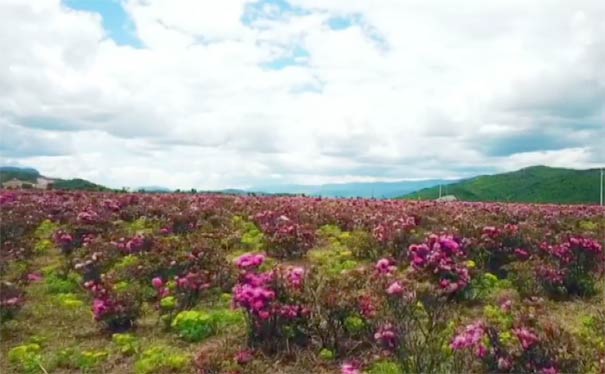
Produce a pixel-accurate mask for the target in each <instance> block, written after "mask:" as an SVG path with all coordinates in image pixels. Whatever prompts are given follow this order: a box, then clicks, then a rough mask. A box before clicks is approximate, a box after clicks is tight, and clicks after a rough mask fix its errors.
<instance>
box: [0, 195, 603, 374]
mask: <svg viewBox="0 0 605 374" xmlns="http://www.w3.org/2000/svg"><path fill="white" fill-rule="evenodd" d="M0 209H1V212H2V219H1V220H0V230H1V237H0V241H1V245H2V250H1V251H0V281H1V283H0V316H1V317H2V322H3V339H4V337H6V338H7V339H8V342H9V343H8V345H7V347H8V348H7V349H9V348H12V347H19V346H24V345H27V344H30V343H31V342H35V343H36V344H39V342H38V340H39V341H40V342H41V341H42V340H43V339H41V338H40V339H39V337H38V335H40V336H45V335H47V334H45V331H38V330H36V329H39V328H42V327H37V326H44V324H41V323H40V321H43V320H44V318H46V315H48V316H52V315H54V314H52V313H50V312H51V311H52V310H50V308H49V307H48V306H47V305H46V304H42V303H43V302H42V301H41V300H44V302H46V303H48V305H53V306H52V308H66V309H65V310H61V311H59V314H60V315H66V316H70V317H69V318H64V320H62V321H58V322H56V321H53V322H56V323H57V324H58V325H61V326H65V325H66V324H67V325H69V324H70V323H73V324H74V326H73V329H72V330H73V331H69V332H68V334H71V335H69V337H70V339H71V340H70V341H72V342H73V344H72V346H67V345H65V346H64V345H63V343H62V341H64V340H65V336H64V337H62V338H61V339H63V340H61V339H55V340H56V342H54V343H53V344H54V345H57V347H58V348H56V349H57V350H62V351H63V353H61V355H63V356H65V355H66V353H65V352H71V351H70V349H71V350H73V345H82V346H103V345H104V344H108V345H110V344H113V343H111V341H110V340H111V339H107V337H108V336H110V335H111V334H110V333H115V332H124V331H125V330H128V332H126V333H127V334H131V335H132V337H133V339H139V338H140V342H139V340H137V342H138V343H137V349H136V350H134V349H133V350H128V352H129V355H131V357H130V358H128V359H126V358H124V357H122V356H120V355H121V354H122V353H120V352H122V350H119V349H117V350H116V349H114V350H112V349H107V352H109V353H108V355H109V358H108V360H109V362H113V364H112V365H113V366H111V367H114V368H119V370H122V369H123V370H126V371H127V372H131V371H133V370H130V369H132V368H128V369H125V366H123V365H128V364H132V363H133V362H134V361H132V360H138V361H137V362H138V364H133V366H134V367H143V366H144V367H145V368H146V369H145V370H147V371H148V372H154V370H160V369H161V368H165V367H173V368H177V367H178V370H180V371H183V372H187V370H189V369H191V371H197V372H199V373H210V372H225V373H227V372H229V373H265V372H271V371H275V370H277V372H279V370H280V369H279V368H281V365H284V366H285V367H284V371H285V372H288V370H289V371H290V372H327V373H330V372H332V373H338V372H342V373H375V372H382V371H380V370H383V371H384V370H387V368H388V372H389V373H390V372H394V373H395V372H401V373H417V372H423V373H425V372H499V373H568V372H573V373H584V372H592V373H600V372H604V371H603V370H605V343H603V339H602V335H603V334H605V332H603V331H602V329H600V328H601V327H602V326H600V322H602V321H605V319H603V317H602V316H603V315H605V310H604V309H603V305H605V302H604V300H603V298H602V291H603V289H604V286H603V274H604V263H605V258H604V249H603V241H604V239H605V209H603V208H601V207H597V206H556V205H532V204H498V203H465V202H449V203H437V202H431V201H428V202H427V201H398V200H365V199H340V200H338V199H321V198H309V197H270V196H228V195H212V194H130V193H84V192H54V191H45V192H40V191H16V192H15V191H10V192H9V191H0ZM69 313H71V314H69ZM32 316H36V318H37V320H36V321H38V322H37V323H33V324H32V326H33V327H31V330H30V328H29V327H28V328H27V329H25V328H23V326H24V325H27V324H28V323H29V322H30V321H31V320H33V318H34V317H32ZM78 316H79V317H82V316H84V318H77V317H78ZM49 318H52V317H49ZM82 321H84V322H82ZM83 323H89V324H90V325H86V327H83V326H82V324H83ZM4 325H6V328H5V326H4ZM79 330H83V331H84V330H85V331H89V332H90V331H91V330H92V331H95V330H98V331H97V332H98V333H89V334H88V333H87V334H78V333H76V331H79ZM24 331H32V334H34V332H35V334H34V335H36V336H35V337H24V336H23V335H24V334H25V333H24ZM129 336H130V335H129ZM34 338H35V339H34ZM86 339H101V340H100V341H95V342H89V341H87V340H86ZM103 339H105V340H103ZM157 339H160V340H162V341H163V342H175V341H178V342H179V343H178V347H177V346H175V347H170V349H169V348H167V347H166V346H161V347H160V348H161V349H160V348H158V347H154V346H145V344H149V342H152V341H154V340H157ZM194 344H198V345H194ZM46 347H48V345H47V346H46ZM184 347H185V348H184ZM173 348H174V349H185V350H196V352H197V353H196V354H195V360H189V359H188V358H186V357H188V356H186V355H183V354H179V353H177V352H176V351H175V350H174V349H173ZM3 349H4V348H3ZM53 349H54V348H53ZM53 349H49V348H44V345H43V344H42V345H41V348H40V351H39V353H36V360H38V359H39V360H38V361H36V362H37V364H36V365H38V364H40V365H43V364H46V363H48V362H61V357H63V356H61V355H59V356H57V357H49V358H48V360H47V361H45V357H44V355H52V354H54V353H52V351H53ZM49 352H50V353H49ZM145 352H160V353H161V354H159V353H158V355H156V356H157V357H155V356H154V360H150V357H149V355H145ZM162 352H163V353H162ZM2 353H5V352H4V351H3V352H2ZM91 354H92V353H91ZM91 354H89V355H91ZM164 354H165V355H168V356H170V355H173V356H174V357H173V358H172V360H173V361H174V362H177V361H178V365H176V364H175V365H169V364H166V362H171V358H170V357H163V356H162V355H164ZM38 355H39V356H38ZM57 355H58V353H57ZM74 357H88V356H86V354H84V353H79V355H75V354H74ZM103 357H105V356H103ZM175 357H176V358H175ZM192 357H193V356H192ZM156 358H157V359H156ZM177 358H178V359H177ZM70 360H71V361H70V362H72V361H73V362H75V361H77V360H76V359H73V358H72V359H70ZM129 360H130V361H129ZM152 361H153V362H152ZM156 361H157V362H156ZM73 362H72V364H70V365H73ZM121 365H122V366H121ZM162 365H168V366H162ZM288 365H290V366H293V367H288ZM297 365H298V366H297ZM36 367H37V366H36ZM286 367H287V368H286ZM3 368H4V367H0V369H3ZM158 368H160V369H158ZM11 369H14V370H15V371H16V372H18V371H19V370H20V369H19V368H18V366H14V367H13V366H11ZM290 369H291V370H290ZM36 370H37V369H36ZM175 370H176V369H175ZM49 372H50V371H49ZM105 372H112V371H111V370H106V371H105Z"/></svg>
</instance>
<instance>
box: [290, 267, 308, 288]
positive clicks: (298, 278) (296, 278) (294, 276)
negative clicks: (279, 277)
mask: <svg viewBox="0 0 605 374" xmlns="http://www.w3.org/2000/svg"><path fill="white" fill-rule="evenodd" d="M304 278H305V269H304V268H302V267H300V266H289V267H288V268H287V269H286V280H287V281H288V284H289V285H290V286H292V287H293V288H296V289H300V288H301V287H302V285H303V281H304Z"/></svg>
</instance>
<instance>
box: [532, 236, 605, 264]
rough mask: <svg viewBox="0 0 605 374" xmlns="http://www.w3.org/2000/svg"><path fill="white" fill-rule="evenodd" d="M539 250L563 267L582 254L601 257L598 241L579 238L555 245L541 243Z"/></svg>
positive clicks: (600, 247) (601, 252) (572, 238)
mask: <svg viewBox="0 0 605 374" xmlns="http://www.w3.org/2000/svg"><path fill="white" fill-rule="evenodd" d="M540 248H541V249H542V250H543V251H545V252H546V253H548V254H550V255H551V256H553V257H555V258H557V259H558V260H559V261H560V262H561V263H562V264H564V265H566V264H570V263H572V262H573V261H575V260H577V258H578V256H579V255H580V254H582V253H585V254H588V255H593V256H597V257H602V256H603V247H602V246H601V244H600V243H599V242H598V241H596V240H592V239H588V238H583V237H580V236H572V237H570V238H569V239H567V240H566V241H564V242H563V243H560V244H556V245H550V244H547V243H542V244H541V245H540Z"/></svg>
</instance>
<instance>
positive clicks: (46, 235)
mask: <svg viewBox="0 0 605 374" xmlns="http://www.w3.org/2000/svg"><path fill="white" fill-rule="evenodd" d="M58 229H59V226H58V225H57V224H56V223H54V222H52V221H51V220H49V219H45V220H44V221H42V223H40V225H38V227H37V228H36V231H35V232H34V236H35V237H36V239H38V240H42V239H52V237H53V234H54V233H55V232H56V231H57V230H58Z"/></svg>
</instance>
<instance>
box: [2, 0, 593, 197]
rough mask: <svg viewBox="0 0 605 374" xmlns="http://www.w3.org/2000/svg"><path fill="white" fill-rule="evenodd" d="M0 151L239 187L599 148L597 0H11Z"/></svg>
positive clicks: (456, 170) (48, 165) (102, 178)
mask: <svg viewBox="0 0 605 374" xmlns="http://www.w3.org/2000/svg"><path fill="white" fill-rule="evenodd" d="M0 15H1V16H0V18H1V21H2V22H0V50H1V51H2V57H1V58H0V164H3V165H17V166H19V165H21V166H31V167H35V168H37V169H38V170H40V171H41V172H42V174H44V175H48V176H53V177H63V178H70V177H81V178H85V179H89V180H91V181H94V182H97V183H101V184H104V185H106V186H110V187H117V188H119V187H122V186H130V187H137V186H147V185H161V186H166V187H169V188H191V187H195V188H201V189H219V188H227V187H233V188H246V187H253V186H258V185H270V184H281V183H302V184H321V183H339V182H350V181H391V180H401V179H423V178H462V177H469V176H473V175H477V174H485V173H497V172H501V171H508V170H516V169H519V168H522V167H526V166H530V165H537V164H542V165H550V166H563V167H573V168H591V167H600V166H603V165H605V1H602V0H574V1H570V0H532V1H527V0H523V1H519V0H505V1H504V0H502V1H501V0H494V1H485V0H457V1H450V0H372V1H369V0H366V1H361V0H359V1H358V0H261V1H248V0H221V1H207V0H64V1H60V0H35V1H24V0H0Z"/></svg>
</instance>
